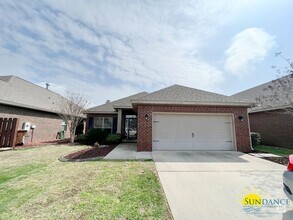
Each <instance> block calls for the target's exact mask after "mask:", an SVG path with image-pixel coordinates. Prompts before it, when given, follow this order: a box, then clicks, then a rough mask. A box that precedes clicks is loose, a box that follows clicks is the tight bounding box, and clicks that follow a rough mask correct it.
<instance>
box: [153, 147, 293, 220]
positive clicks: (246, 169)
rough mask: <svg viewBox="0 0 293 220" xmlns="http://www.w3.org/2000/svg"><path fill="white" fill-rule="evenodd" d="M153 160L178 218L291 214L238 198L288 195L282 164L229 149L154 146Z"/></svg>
mask: <svg viewBox="0 0 293 220" xmlns="http://www.w3.org/2000/svg"><path fill="white" fill-rule="evenodd" d="M152 156H153V160H154V162H155V164H156V168H157V171H158V174H159V177H160V180H161V183H162V186H163V189H164V191H165V194H166V197H167V200H168V203H169V205H170V208H171V211H172V214H173V217H174V219H175V220H177V219H184V220H188V219H225V220H228V219H233V220H234V219H264V218H265V219H291V220H292V219H293V202H292V201H289V206H283V205H280V206H278V207H276V206H275V207H265V206H260V207H253V208H250V207H245V206H243V205H242V202H241V201H242V199H243V197H245V196H246V195H248V194H258V195H259V196H260V197H261V198H262V199H266V201H269V200H270V199H283V201H285V200H284V199H287V197H286V196H285V194H284V192H283V189H282V188H283V183H282V173H283V171H284V170H285V169H286V167H285V166H282V165H279V164H276V163H273V162H270V161H266V160H263V159H260V158H256V157H253V156H250V155H247V154H243V153H240V152H232V151H221V152H220V151H219V152H215V151H213V152H211V151H210V152H203V151H154V152H152Z"/></svg>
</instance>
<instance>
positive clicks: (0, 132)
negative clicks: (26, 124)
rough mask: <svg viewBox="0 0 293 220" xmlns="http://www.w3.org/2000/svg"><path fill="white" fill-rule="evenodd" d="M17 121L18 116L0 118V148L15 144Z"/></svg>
mask: <svg viewBox="0 0 293 220" xmlns="http://www.w3.org/2000/svg"><path fill="white" fill-rule="evenodd" d="M18 121H19V119H18V118H0V148H1V147H14V146H15V142H16V135H17V129H18Z"/></svg>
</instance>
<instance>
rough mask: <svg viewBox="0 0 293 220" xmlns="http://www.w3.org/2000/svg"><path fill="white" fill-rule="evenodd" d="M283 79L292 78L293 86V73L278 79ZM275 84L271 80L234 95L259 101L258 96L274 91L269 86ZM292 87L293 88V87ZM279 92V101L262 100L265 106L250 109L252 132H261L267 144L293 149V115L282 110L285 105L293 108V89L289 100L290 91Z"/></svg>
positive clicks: (272, 86)
mask: <svg viewBox="0 0 293 220" xmlns="http://www.w3.org/2000/svg"><path fill="white" fill-rule="evenodd" d="M285 77H286V78H285ZM283 79H285V80H291V86H293V74H291V75H289V76H284V77H281V78H279V79H278V80H283ZM274 86H276V83H274V82H273V81H271V82H268V83H264V84H262V85H259V86H256V87H253V88H251V89H247V90H245V91H242V92H239V93H236V94H235V95H233V96H232V97H234V98H241V99H246V100H250V101H251V102H257V101H256V99H257V98H258V99H262V97H264V96H267V95H269V94H270V93H272V91H274V90H270V89H268V88H269V87H271V88H274ZM288 88H289V87H288ZM291 89H293V87H292V88H291ZM279 94H280V95H279V97H278V101H277V102H274V103H266V102H268V101H269V100H266V99H265V100H262V101H263V102H264V103H263V104H264V105H265V106H261V105H259V106H255V107H253V108H251V109H249V121H250V129H251V131H252V132H258V133H260V134H261V138H262V143H263V144H265V145H271V146H277V147H284V148H291V149H293V117H292V115H288V114H284V111H283V110H282V109H283V108H284V107H288V106H291V108H293V106H292V104H293V103H292V101H293V95H292V91H291V100H289V99H290V98H289V99H288V91H283V92H280V93H279ZM289 96H290V94H289ZM274 105H276V106H274Z"/></svg>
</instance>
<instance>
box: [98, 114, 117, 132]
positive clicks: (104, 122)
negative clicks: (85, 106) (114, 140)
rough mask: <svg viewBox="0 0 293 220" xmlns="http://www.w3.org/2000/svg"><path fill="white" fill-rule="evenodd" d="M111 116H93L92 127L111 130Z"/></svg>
mask: <svg viewBox="0 0 293 220" xmlns="http://www.w3.org/2000/svg"><path fill="white" fill-rule="evenodd" d="M112 125H113V118H112V117H95V118H94V128H101V129H111V132H112Z"/></svg>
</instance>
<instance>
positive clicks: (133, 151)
mask: <svg viewBox="0 0 293 220" xmlns="http://www.w3.org/2000/svg"><path fill="white" fill-rule="evenodd" d="M152 159H153V158H152V155H151V152H137V148H136V143H121V144H119V145H118V146H117V147H116V148H115V149H114V150H112V151H111V152H110V153H109V154H108V155H107V156H106V157H104V160H152Z"/></svg>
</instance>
